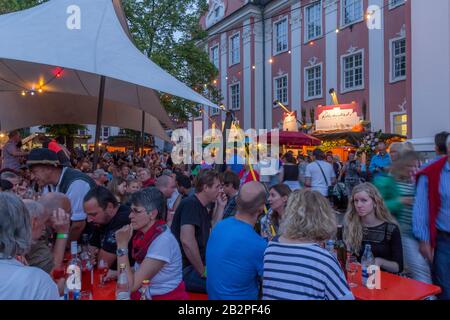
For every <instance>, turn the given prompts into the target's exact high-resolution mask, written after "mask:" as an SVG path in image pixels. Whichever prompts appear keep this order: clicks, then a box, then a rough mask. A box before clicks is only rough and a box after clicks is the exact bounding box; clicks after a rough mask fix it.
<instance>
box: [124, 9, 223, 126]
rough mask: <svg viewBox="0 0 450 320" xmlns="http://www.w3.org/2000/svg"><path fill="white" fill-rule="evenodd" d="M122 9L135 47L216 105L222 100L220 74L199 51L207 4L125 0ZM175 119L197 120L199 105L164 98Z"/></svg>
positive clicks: (202, 51)
mask: <svg viewBox="0 0 450 320" xmlns="http://www.w3.org/2000/svg"><path fill="white" fill-rule="evenodd" d="M122 2H123V7H124V11H125V14H126V16H127V19H128V24H129V28H130V32H131V34H132V36H133V39H134V41H135V44H136V46H137V47H138V48H139V49H140V50H141V51H142V52H144V53H145V54H146V55H147V56H148V57H149V58H150V59H151V60H152V61H154V62H155V63H157V64H158V65H159V66H161V67H162V68H163V69H165V70H166V71H167V72H169V73H170V74H172V75H173V76H174V77H176V78H177V79H178V80H180V81H182V82H184V83H185V84H186V85H188V86H189V87H191V88H192V89H194V90H195V91H197V92H199V93H201V94H204V95H206V96H207V97H208V98H209V99H211V100H212V101H213V102H215V103H219V102H220V100H221V97H220V93H219V91H218V89H217V88H216V87H215V86H214V85H213V81H214V79H215V78H216V77H217V75H218V70H217V69H216V68H215V66H214V65H213V64H212V63H211V62H210V60H209V56H208V54H207V53H206V52H205V51H204V50H203V49H202V48H201V47H200V45H199V44H200V43H202V41H203V40H204V39H205V38H206V32H205V31H204V30H202V29H201V26H200V24H199V20H200V17H201V16H202V14H204V13H205V12H206V10H207V9H208V5H207V2H206V0H142V1H136V0H124V1H122ZM161 102H162V104H163V106H164V107H165V108H166V110H167V111H168V112H169V114H170V115H172V116H173V118H177V120H182V121H185V120H187V119H188V118H190V116H191V114H193V115H195V116H197V115H198V111H197V110H196V109H195V106H196V104H195V103H192V102H188V101H186V100H184V99H180V98H177V97H173V96H169V95H167V94H162V95H161Z"/></svg>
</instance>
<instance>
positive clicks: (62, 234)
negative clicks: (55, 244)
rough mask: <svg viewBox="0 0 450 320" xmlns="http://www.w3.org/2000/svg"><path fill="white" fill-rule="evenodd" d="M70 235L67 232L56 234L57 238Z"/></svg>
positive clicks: (66, 237) (64, 237)
mask: <svg viewBox="0 0 450 320" xmlns="http://www.w3.org/2000/svg"><path fill="white" fill-rule="evenodd" d="M68 238H69V235H68V234H67V233H58V234H56V239H68Z"/></svg>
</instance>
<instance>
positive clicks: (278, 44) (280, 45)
mask: <svg viewBox="0 0 450 320" xmlns="http://www.w3.org/2000/svg"><path fill="white" fill-rule="evenodd" d="M287 49H288V20H287V18H284V19H283V20H280V21H278V22H275V54H277V53H281V52H285V51H287Z"/></svg>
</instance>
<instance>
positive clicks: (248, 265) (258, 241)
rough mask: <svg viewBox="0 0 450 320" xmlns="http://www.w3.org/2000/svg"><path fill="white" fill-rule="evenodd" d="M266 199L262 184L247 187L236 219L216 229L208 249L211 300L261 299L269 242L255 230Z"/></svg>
mask: <svg viewBox="0 0 450 320" xmlns="http://www.w3.org/2000/svg"><path fill="white" fill-rule="evenodd" d="M266 197H267V196H266V190H265V188H264V186H263V185H262V184H261V183H260V182H257V181H252V182H248V183H246V184H244V185H243V186H242V188H241V190H240V191H239V194H238V196H237V199H236V204H237V212H236V215H235V216H234V217H230V218H228V219H225V220H223V221H221V222H219V223H218V224H217V225H216V226H215V227H214V228H213V230H212V232H211V235H210V237H209V240H208V245H207V247H206V270H207V279H206V284H207V291H208V298H209V299H212V300H257V299H258V293H259V285H260V277H261V276H262V273H263V262H264V251H265V250H266V247H267V241H266V240H265V239H263V238H262V237H260V236H259V235H258V234H257V233H256V232H255V230H254V229H253V228H254V226H255V224H256V221H257V220H258V216H259V215H260V214H261V213H262V212H263V210H264V205H265V203H266Z"/></svg>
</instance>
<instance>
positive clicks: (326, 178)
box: [316, 161, 329, 187]
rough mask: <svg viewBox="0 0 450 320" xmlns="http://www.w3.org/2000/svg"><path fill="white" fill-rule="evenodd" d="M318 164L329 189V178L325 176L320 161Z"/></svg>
mask: <svg viewBox="0 0 450 320" xmlns="http://www.w3.org/2000/svg"><path fill="white" fill-rule="evenodd" d="M316 164H317V165H318V166H319V168H320V171H321V172H322V175H323V178H324V179H325V182H326V184H327V187H328V185H329V184H328V179H327V177H326V176H325V172H323V169H322V167H321V165H320V164H319V161H316Z"/></svg>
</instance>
